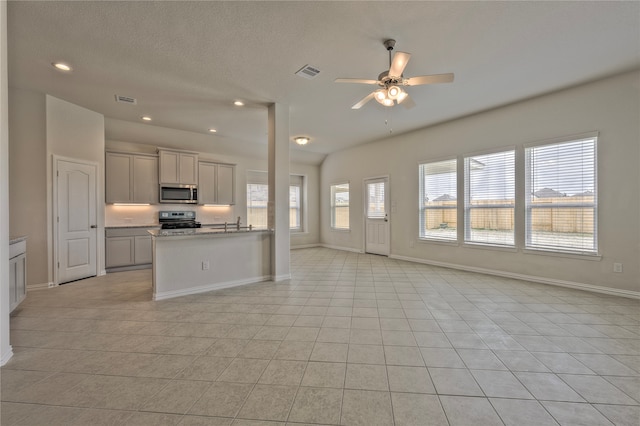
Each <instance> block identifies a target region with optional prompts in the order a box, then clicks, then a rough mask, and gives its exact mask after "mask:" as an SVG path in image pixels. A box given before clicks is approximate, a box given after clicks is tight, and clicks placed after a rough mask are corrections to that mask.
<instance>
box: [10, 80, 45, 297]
mask: <svg viewBox="0 0 640 426" xmlns="http://www.w3.org/2000/svg"><path fill="white" fill-rule="evenodd" d="M9 104H10V105H11V110H10V111H9V140H10V146H9V182H10V187H9V207H10V221H9V222H10V225H9V226H10V234H11V235H12V236H21V235H27V236H28V237H29V239H28V240H27V259H28V262H27V285H30V286H33V285H38V284H42V285H46V284H47V283H48V282H49V277H48V272H47V271H48V268H49V266H48V261H47V259H48V257H49V256H48V254H47V157H46V155H45V154H44V153H45V152H46V146H47V140H46V139H47V130H46V106H45V95H43V94H42V93H36V92H30V91H26V90H21V89H15V88H11V89H10V90H9Z"/></svg>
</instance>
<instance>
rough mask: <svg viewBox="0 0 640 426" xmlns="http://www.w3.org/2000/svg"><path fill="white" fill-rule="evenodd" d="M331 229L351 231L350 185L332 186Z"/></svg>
mask: <svg viewBox="0 0 640 426" xmlns="http://www.w3.org/2000/svg"><path fill="white" fill-rule="evenodd" d="M331 228H333V229H342V230H347V229H349V183H341V184H337V185H331Z"/></svg>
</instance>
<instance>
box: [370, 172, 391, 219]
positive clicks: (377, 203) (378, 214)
mask: <svg viewBox="0 0 640 426" xmlns="http://www.w3.org/2000/svg"><path fill="white" fill-rule="evenodd" d="M384 186H385V185H384V181H380V182H372V183H367V192H368V197H367V218H369V219H384V217H385V214H386V211H385V205H384Z"/></svg>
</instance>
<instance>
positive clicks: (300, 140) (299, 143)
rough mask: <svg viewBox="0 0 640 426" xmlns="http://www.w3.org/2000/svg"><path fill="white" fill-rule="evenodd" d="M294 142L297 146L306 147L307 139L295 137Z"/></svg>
mask: <svg viewBox="0 0 640 426" xmlns="http://www.w3.org/2000/svg"><path fill="white" fill-rule="evenodd" d="M293 140H294V142H295V143H297V144H298V145H306V144H308V143H309V138H308V137H306V136H297V137H295V138H293Z"/></svg>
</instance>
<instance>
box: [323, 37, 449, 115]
mask: <svg viewBox="0 0 640 426" xmlns="http://www.w3.org/2000/svg"><path fill="white" fill-rule="evenodd" d="M383 44H384V47H385V48H386V49H387V51H388V52H389V70H388V71H383V72H381V73H380V75H379V76H378V79H377V80H366V79H362V78H336V80H335V82H336V83H360V84H375V85H378V86H380V88H379V89H376V90H374V91H373V92H371V93H369V94H368V95H367V96H365V97H364V98H363V99H362V100H360V102H358V103H356V104H355V105H354V106H352V107H351V109H360V108H361V107H362V106H363V105H364V104H366V103H367V102H369V101H370V100H371V99H375V100H376V101H378V102H379V103H380V104H382V105H384V106H394V105H397V104H402V105H403V106H404V107H405V108H413V107H414V106H415V105H416V104H415V102H413V99H411V98H410V97H409V94H408V93H407V92H405V90H404V89H403V88H402V86H418V85H421V84H435V83H451V82H452V81H453V74H452V73H448V74H432V75H422V76H419V77H411V78H405V77H404V76H403V75H402V72H403V71H404V68H405V67H406V66H407V63H408V62H409V59H411V54H410V53H406V52H396V54H395V55H393V61H392V60H391V51H392V50H393V47H394V46H395V45H396V41H395V40H385V41H384V43H383Z"/></svg>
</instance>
